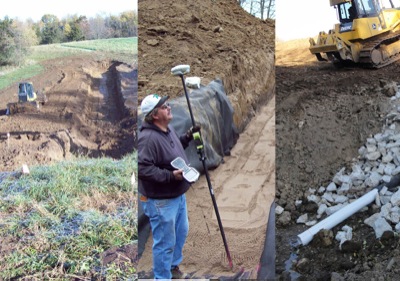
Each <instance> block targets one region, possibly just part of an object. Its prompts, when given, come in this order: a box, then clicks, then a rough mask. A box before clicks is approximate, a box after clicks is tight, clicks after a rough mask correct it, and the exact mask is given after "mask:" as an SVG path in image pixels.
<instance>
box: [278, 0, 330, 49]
mask: <svg viewBox="0 0 400 281" xmlns="http://www.w3.org/2000/svg"><path fill="white" fill-rule="evenodd" d="M275 5H276V38H277V40H283V41H287V40H293V39H301V38H309V37H315V36H317V35H318V33H319V32H320V31H325V32H328V30H329V29H332V28H333V26H334V25H335V23H337V22H338V20H337V17H336V10H335V8H334V7H331V6H330V4H329V0H303V1H298V0H276V1H275Z"/></svg>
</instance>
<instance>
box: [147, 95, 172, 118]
mask: <svg viewBox="0 0 400 281" xmlns="http://www.w3.org/2000/svg"><path fill="white" fill-rule="evenodd" d="M167 99H169V96H164V97H160V96H159V95H158V94H151V95H148V96H147V97H145V98H144V99H143V100H142V103H141V105H140V108H141V110H142V113H143V114H144V116H147V115H149V113H150V112H152V111H153V110H154V108H157V107H160V106H161V105H163V104H164V102H165V101H166V100H167Z"/></svg>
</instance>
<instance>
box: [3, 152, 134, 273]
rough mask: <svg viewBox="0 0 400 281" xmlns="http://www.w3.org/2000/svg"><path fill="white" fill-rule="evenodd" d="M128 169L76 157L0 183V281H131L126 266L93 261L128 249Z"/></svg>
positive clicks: (124, 163)
mask: <svg viewBox="0 0 400 281" xmlns="http://www.w3.org/2000/svg"><path fill="white" fill-rule="evenodd" d="M136 163H137V160H136V153H134V154H132V155H129V156H126V157H125V158H123V159H121V160H118V161H116V160H112V159H110V158H102V159H88V158H79V159H78V160H75V161H65V162H60V163H57V164H54V165H51V166H40V167H32V168H31V173H30V174H29V175H18V174H16V175H11V176H8V177H7V178H6V179H5V180H3V181H1V180H0V218H1V219H2V220H1V222H0V226H1V227H0V240H1V241H2V243H3V244H2V246H3V247H2V250H1V252H0V280H9V279H13V278H20V277H25V278H28V279H29V278H32V279H35V278H36V279H51V278H54V279H57V280H62V279H63V278H65V280H67V279H69V278H72V277H73V276H79V277H81V278H88V277H90V278H94V279H96V280H98V279H100V278H106V279H107V280H126V279H135V278H136V277H137V276H136V272H135V271H136V270H135V268H134V267H133V265H132V264H130V263H129V261H125V263H110V264H108V265H102V260H101V254H102V253H103V252H104V251H106V250H107V249H110V248H112V247H123V246H129V245H132V244H134V243H136V240H137V214H136V200H135V194H136V192H137V189H136V186H134V187H132V186H131V183H130V178H131V175H132V172H133V171H135V170H136V167H137V166H136ZM4 249H8V250H4Z"/></svg>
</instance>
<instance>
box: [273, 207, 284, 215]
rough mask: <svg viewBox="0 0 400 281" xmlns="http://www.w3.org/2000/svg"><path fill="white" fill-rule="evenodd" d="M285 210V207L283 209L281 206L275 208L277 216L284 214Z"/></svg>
mask: <svg viewBox="0 0 400 281" xmlns="http://www.w3.org/2000/svg"><path fill="white" fill-rule="evenodd" d="M284 210H285V209H284V208H283V207H281V206H279V205H276V207H275V214H277V215H280V214H282V213H283V211H284Z"/></svg>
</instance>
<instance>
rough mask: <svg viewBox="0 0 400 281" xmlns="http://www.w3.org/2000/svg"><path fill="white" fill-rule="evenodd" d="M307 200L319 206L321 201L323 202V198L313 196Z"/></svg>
mask: <svg viewBox="0 0 400 281" xmlns="http://www.w3.org/2000/svg"><path fill="white" fill-rule="evenodd" d="M307 200H308V201H311V202H315V203H317V204H318V203H319V201H321V198H320V197H319V196H316V195H314V194H312V195H309V196H307Z"/></svg>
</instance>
